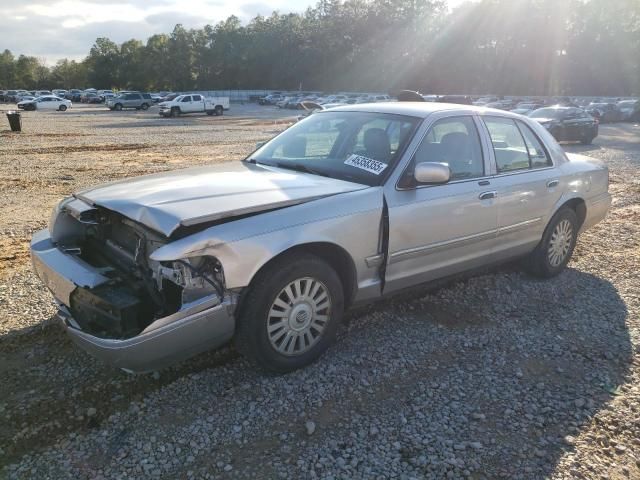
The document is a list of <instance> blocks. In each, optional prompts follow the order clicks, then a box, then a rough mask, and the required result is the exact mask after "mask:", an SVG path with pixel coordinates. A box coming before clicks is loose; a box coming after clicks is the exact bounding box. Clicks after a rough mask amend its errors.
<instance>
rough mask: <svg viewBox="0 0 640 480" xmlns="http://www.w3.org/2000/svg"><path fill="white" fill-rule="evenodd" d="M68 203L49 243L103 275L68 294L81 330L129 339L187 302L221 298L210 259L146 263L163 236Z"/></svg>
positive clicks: (217, 270) (164, 240)
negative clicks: (96, 283) (91, 284)
mask: <svg viewBox="0 0 640 480" xmlns="http://www.w3.org/2000/svg"><path fill="white" fill-rule="evenodd" d="M77 202H78V201H77V200H75V201H74V202H72V203H75V204H76V205H77ZM71 207H72V208H68V209H64V210H63V211H62V212H60V214H59V215H58V217H57V218H56V220H55V222H54V223H55V225H54V226H53V230H54V234H52V237H53V238H54V241H55V242H56V244H57V246H58V248H60V249H61V250H63V251H64V252H66V253H67V254H70V255H73V256H76V257H77V258H79V259H81V260H82V261H83V262H85V263H87V264H88V265H90V266H91V267H93V269H95V270H96V271H98V272H99V273H100V274H101V275H102V276H104V277H106V278H108V281H107V282H105V283H103V284H101V285H99V286H97V287H94V288H86V287H77V288H76V289H75V290H74V291H73V293H72V294H71V297H70V303H71V305H69V307H70V309H71V313H72V315H73V317H74V319H75V320H76V322H77V323H78V325H79V326H80V327H81V329H82V330H83V331H85V332H87V333H89V334H91V335H94V336H97V337H100V338H111V339H126V338H131V337H134V336H136V335H138V334H140V333H141V332H142V331H143V330H144V329H145V328H147V327H148V326H149V325H151V324H152V323H153V322H154V321H155V320H157V319H160V318H164V317H167V316H168V315H172V314H175V313H176V312H179V311H181V310H184V309H185V308H187V307H188V305H189V304H190V303H192V302H197V301H198V300H200V299H202V298H207V297H212V296H215V297H217V299H218V300H220V301H221V299H222V298H223V295H224V290H223V285H224V279H223V274H222V268H221V266H220V264H219V262H218V261H217V260H216V259H215V258H213V257H197V258H191V259H185V260H177V261H174V262H162V263H158V262H152V261H150V260H149V255H150V254H151V253H152V252H153V251H155V250H157V249H158V248H160V247H162V246H163V245H165V244H166V243H168V241H169V240H168V239H167V238H166V237H164V236H162V235H160V234H158V233H155V232H153V231H151V230H149V229H148V228H146V227H144V226H143V225H141V224H139V223H137V222H134V221H132V220H130V219H128V218H126V217H123V216H122V215H120V214H117V213H114V212H112V211H109V210H107V209H102V208H99V207H98V208H82V209H81V210H80V211H79V210H78V209H74V208H73V205H72V206H71Z"/></svg>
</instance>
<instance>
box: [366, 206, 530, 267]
mask: <svg viewBox="0 0 640 480" xmlns="http://www.w3.org/2000/svg"><path fill="white" fill-rule="evenodd" d="M540 222H542V217H537V218H532V219H530V220H525V221H524V222H518V223H514V224H512V225H508V226H506V227H502V228H495V229H492V230H487V231H485V232H480V233H475V234H473V235H467V236H464V237H458V238H453V239H451V240H446V241H444V242H438V243H431V244H429V245H422V246H419V247H413V248H407V249H405V250H398V251H397V252H394V253H392V254H391V255H389V265H391V264H394V263H398V262H402V261H404V260H409V259H411V258H416V257H421V256H422V255H430V254H432V253H434V252H437V251H441V250H444V249H447V248H457V247H461V246H463V245H468V244H469V243H473V242H479V241H482V240H487V239H489V238H492V237H498V236H500V235H508V234H510V233H513V232H517V231H520V230H525V229H527V228H529V227H531V226H532V225H536V224H538V223H540ZM371 258H373V257H371ZM367 260H368V259H367ZM367 263H369V262H367ZM370 266H372V265H370Z"/></svg>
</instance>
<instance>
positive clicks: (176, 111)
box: [170, 107, 180, 117]
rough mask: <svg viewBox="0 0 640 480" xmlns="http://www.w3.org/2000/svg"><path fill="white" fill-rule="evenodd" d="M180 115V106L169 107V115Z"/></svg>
mask: <svg viewBox="0 0 640 480" xmlns="http://www.w3.org/2000/svg"><path fill="white" fill-rule="evenodd" d="M179 115H180V108H179V107H173V108H172V109H171V115H170V116H172V117H177V116H179Z"/></svg>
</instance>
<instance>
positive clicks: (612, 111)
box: [586, 103, 624, 123]
mask: <svg viewBox="0 0 640 480" xmlns="http://www.w3.org/2000/svg"><path fill="white" fill-rule="evenodd" d="M586 111H587V112H589V114H591V115H592V116H594V117H595V118H597V119H598V120H599V121H600V123H609V122H619V121H621V120H623V119H624V114H623V113H622V112H621V111H620V109H619V108H618V106H617V105H616V104H615V103H592V104H591V105H589V106H588V107H587V108H586Z"/></svg>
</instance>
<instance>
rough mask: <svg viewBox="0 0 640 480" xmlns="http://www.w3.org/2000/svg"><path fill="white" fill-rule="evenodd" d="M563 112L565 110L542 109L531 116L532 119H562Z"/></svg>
mask: <svg viewBox="0 0 640 480" xmlns="http://www.w3.org/2000/svg"><path fill="white" fill-rule="evenodd" d="M562 112H563V110H559V109H557V108H540V109H538V110H536V111H535V112H532V113H531V114H530V115H529V116H530V117H531V118H560V117H562Z"/></svg>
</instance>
